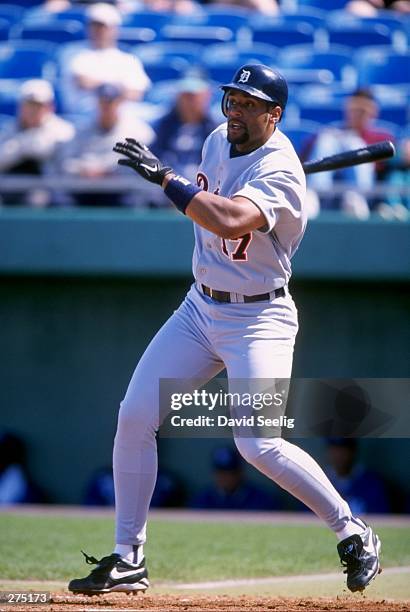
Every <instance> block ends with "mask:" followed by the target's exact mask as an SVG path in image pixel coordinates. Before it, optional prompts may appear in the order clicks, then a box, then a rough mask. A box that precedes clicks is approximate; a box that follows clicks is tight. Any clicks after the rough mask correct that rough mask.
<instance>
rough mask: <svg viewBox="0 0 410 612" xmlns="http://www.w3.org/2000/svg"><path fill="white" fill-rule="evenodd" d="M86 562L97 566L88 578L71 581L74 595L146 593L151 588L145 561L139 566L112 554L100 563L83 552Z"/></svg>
mask: <svg viewBox="0 0 410 612" xmlns="http://www.w3.org/2000/svg"><path fill="white" fill-rule="evenodd" d="M81 552H82V553H83V555H84V557H85V560H86V562H87V563H88V564H90V565H96V566H97V567H96V568H95V569H93V570H92V571H91V573H90V575H89V576H87V577H86V578H76V579H75V580H71V582H70V583H69V585H68V590H69V591H71V592H72V593H83V594H85V595H98V594H99V593H113V592H117V591H120V592H123V593H131V592H133V591H145V590H146V589H147V588H148V587H149V582H148V571H147V569H146V567H145V559H143V560H142V561H141V563H139V564H138V565H137V564H136V563H130V562H129V561H126V560H125V559H123V558H122V557H121V555H118V554H117V553H112V554H111V555H109V556H108V557H103V558H102V559H100V560H99V561H98V559H96V558H95V557H90V556H89V555H87V554H86V553H85V552H83V551H81Z"/></svg>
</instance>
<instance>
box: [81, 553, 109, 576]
mask: <svg viewBox="0 0 410 612" xmlns="http://www.w3.org/2000/svg"><path fill="white" fill-rule="evenodd" d="M81 552H82V553H83V555H84V557H85V561H86V563H88V564H89V565H97V567H96V568H95V569H93V570H92V571H91V573H92V574H93V573H94V572H99V571H101V570H102V569H105V568H106V567H107V566H109V565H113V558H112V557H113V555H112V554H111V555H109V556H108V557H103V558H102V559H100V560H98V559H96V558H95V557H92V556H90V555H87V553H85V552H84V551H83V550H82V551H81Z"/></svg>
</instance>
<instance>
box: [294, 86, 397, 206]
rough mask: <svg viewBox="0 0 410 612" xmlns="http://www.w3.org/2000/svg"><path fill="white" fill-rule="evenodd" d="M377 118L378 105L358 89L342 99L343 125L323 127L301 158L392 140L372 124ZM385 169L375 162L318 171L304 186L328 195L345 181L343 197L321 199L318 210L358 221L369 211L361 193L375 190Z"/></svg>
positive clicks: (366, 90)
mask: <svg viewBox="0 0 410 612" xmlns="http://www.w3.org/2000/svg"><path fill="white" fill-rule="evenodd" d="M377 115H378V105H377V102H376V100H375V98H374V96H373V95H372V93H371V91H370V90H368V89H358V90H357V91H356V92H355V93H353V94H352V95H351V96H349V97H348V98H347V100H346V105H345V119H344V124H343V125H342V126H341V127H326V128H324V129H323V130H322V131H321V132H320V133H319V134H318V136H317V137H316V139H315V140H314V142H313V143H312V144H311V148H310V153H309V155H307V154H306V152H305V155H304V158H305V159H306V157H309V158H311V159H318V158H321V157H326V156H328V155H334V154H336V153H341V152H342V151H346V150H349V149H358V148H360V147H364V146H366V145H367V144H373V143H375V142H378V141H380V140H386V139H387V140H394V137H393V135H392V134H390V133H389V132H387V131H386V130H382V129H380V128H378V127H377V124H375V123H374V121H375V119H376V118H377ZM385 169H386V165H385V164H383V163H378V164H377V165H375V164H362V165H359V166H352V167H350V168H343V169H341V170H336V171H332V172H320V173H318V174H313V175H311V176H310V177H309V179H308V185H309V187H310V188H311V189H316V190H321V191H323V192H328V193H332V187H333V185H334V184H335V183H336V182H337V181H343V182H345V183H346V184H347V186H346V189H345V190H344V191H343V194H342V195H341V196H340V197H334V196H331V197H326V198H321V207H322V208H325V209H326V208H330V209H332V208H333V209H335V208H337V209H342V210H343V211H344V212H347V213H348V214H351V215H353V216H356V217H358V218H367V217H368V215H369V212H370V208H369V204H368V201H367V199H366V197H365V196H364V195H362V193H361V192H362V191H363V190H368V189H372V188H373V187H375V185H376V182H377V181H378V180H381V179H382V178H383V177H384V173H385ZM371 207H373V204H371Z"/></svg>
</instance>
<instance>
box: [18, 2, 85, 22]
mask: <svg viewBox="0 0 410 612" xmlns="http://www.w3.org/2000/svg"><path fill="white" fill-rule="evenodd" d="M21 21H23V22H24V23H25V24H29V23H33V22H34V23H38V22H42V23H46V22H47V21H80V22H81V23H83V24H84V25H85V24H86V22H87V11H86V7H85V5H83V8H81V6H78V7H77V8H69V9H67V10H66V11H61V12H58V13H51V12H50V11H46V10H44V8H43V7H42V6H39V7H34V8H32V9H29V10H28V11H24V14H23V17H22V19H21Z"/></svg>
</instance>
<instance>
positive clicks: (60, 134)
mask: <svg viewBox="0 0 410 612" xmlns="http://www.w3.org/2000/svg"><path fill="white" fill-rule="evenodd" d="M53 103H54V93H53V89H52V87H51V85H50V83H48V81H44V80H41V79H32V80H29V81H26V82H25V83H24V84H23V85H22V87H21V92H20V102H19V107H18V111H17V117H16V119H15V120H12V121H11V122H10V124H9V125H8V126H5V128H4V129H3V130H2V131H1V133H0V172H2V173H5V174H36V175H38V174H42V173H43V171H44V166H45V163H46V162H47V161H48V160H49V159H51V158H52V157H53V155H54V153H55V151H56V148H57V146H58V145H59V144H61V143H63V142H67V141H68V140H70V139H71V138H72V137H73V135H74V128H73V126H72V125H71V123H69V122H68V121H65V120H64V119H62V118H61V117H58V116H57V115H56V114H55V113H54V106H53ZM2 201H3V203H4V204H23V203H26V204H31V205H45V204H46V203H47V194H46V192H43V191H41V192H40V191H32V192H30V193H28V194H21V193H20V194H12V195H10V194H7V195H4V196H3V198H2Z"/></svg>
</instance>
